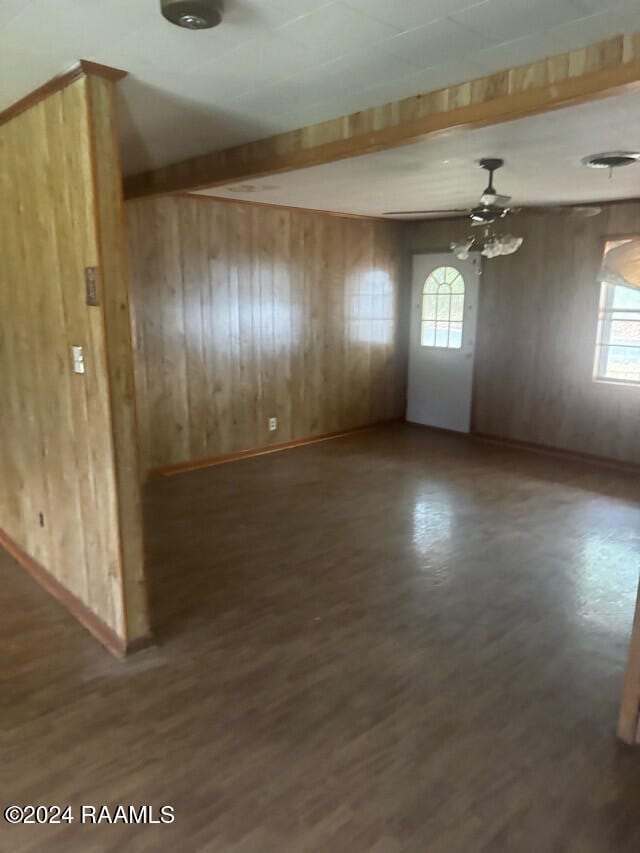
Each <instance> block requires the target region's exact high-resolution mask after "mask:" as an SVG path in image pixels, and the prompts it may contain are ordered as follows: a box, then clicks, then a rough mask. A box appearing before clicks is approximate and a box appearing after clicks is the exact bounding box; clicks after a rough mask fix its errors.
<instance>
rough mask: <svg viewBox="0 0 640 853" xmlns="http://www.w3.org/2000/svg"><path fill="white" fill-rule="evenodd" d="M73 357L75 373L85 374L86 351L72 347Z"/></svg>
mask: <svg viewBox="0 0 640 853" xmlns="http://www.w3.org/2000/svg"><path fill="white" fill-rule="evenodd" d="M71 355H72V358H73V372H74V373H84V350H83V349H82V347H75V346H72V347H71Z"/></svg>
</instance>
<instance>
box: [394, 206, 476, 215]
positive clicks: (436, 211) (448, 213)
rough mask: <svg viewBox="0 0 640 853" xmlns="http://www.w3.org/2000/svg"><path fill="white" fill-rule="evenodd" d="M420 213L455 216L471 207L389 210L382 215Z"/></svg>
mask: <svg viewBox="0 0 640 853" xmlns="http://www.w3.org/2000/svg"><path fill="white" fill-rule="evenodd" d="M419 213H431V214H433V215H434V216H436V215H438V216H445V215H446V216H455V214H457V213H458V214H460V215H464V214H466V213H469V208H468V207H465V208H464V210H387V211H385V212H384V213H383V214H382V215H383V216H411V215H412V214H419Z"/></svg>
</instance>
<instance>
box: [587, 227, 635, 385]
mask: <svg viewBox="0 0 640 853" xmlns="http://www.w3.org/2000/svg"><path fill="white" fill-rule="evenodd" d="M631 242H632V241H630V240H628V241H618V242H615V243H608V244H607V247H606V249H605V261H604V264H603V268H602V273H601V281H602V284H601V289H600V312H599V316H598V337H597V342H596V356H595V365H594V378H595V379H599V380H601V381H605V382H618V383H624V384H628V385H640V288H639V287H637V286H634V284H633V283H632V282H630V281H628V280H627V279H625V278H624V276H622V275H620V273H619V272H618V271H617V266H618V264H616V263H614V262H613V261H611V262H609V263H608V262H607V259H608V257H609V252H611V251H612V250H613V249H617V248H618V247H621V246H623V245H625V246H626V245H627V244H630V243H631ZM633 242H635V241H633ZM625 271H626V270H625Z"/></svg>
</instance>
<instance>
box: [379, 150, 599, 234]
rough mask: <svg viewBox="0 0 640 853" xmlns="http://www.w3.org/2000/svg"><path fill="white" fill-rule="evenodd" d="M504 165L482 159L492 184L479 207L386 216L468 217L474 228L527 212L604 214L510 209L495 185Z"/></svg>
mask: <svg viewBox="0 0 640 853" xmlns="http://www.w3.org/2000/svg"><path fill="white" fill-rule="evenodd" d="M503 166H504V160H501V159H500V158H499V157H484V158H483V159H482V160H480V168H482V169H484V170H485V171H486V172H488V173H489V183H488V185H487V187H486V189H485V191H484V192H483V193H482V195H481V196H480V201H479V202H478V204H477V205H475V207H471V208H469V207H467V208H463V209H459V210H389V211H387V212H386V213H383V214H382V215H383V216H411V215H416V216H418V215H421V214H427V213H429V214H432V215H437V216H441V217H446V216H452V217H453V216H468V217H469V218H470V219H471V221H472V224H473V225H491V224H493V223H494V222H495V221H496V220H497V219H504V218H505V217H506V216H509V215H511V214H514V213H520V212H521V211H523V210H526V211H527V213H544V214H550V213H551V214H561V215H564V216H577V217H581V218H588V217H590V216H598V214H599V213H601V212H602V208H601V207H597V206H595V205H582V206H570V205H562V204H560V205H545V206H533V207H509V202H510V201H511V196H509V195H501V194H500V193H498V192H496V189H495V187H494V186H493V176H494V174H495V172H497V171H498V169H501V168H502V167H503Z"/></svg>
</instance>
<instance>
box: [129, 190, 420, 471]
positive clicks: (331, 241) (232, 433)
mask: <svg viewBox="0 0 640 853" xmlns="http://www.w3.org/2000/svg"><path fill="white" fill-rule="evenodd" d="M126 208H127V218H128V224H129V235H130V241H131V254H132V266H133V293H134V304H135V317H136V324H135V325H136V338H137V340H136V346H135V350H136V380H137V387H138V393H139V417H140V430H141V445H142V452H143V458H144V463H145V467H146V469H147V470H148V469H152V468H158V467H164V466H168V465H171V464H176V463H181V462H185V461H188V460H194V459H199V458H207V457H212V456H217V455H220V454H225V453H230V452H234V451H238V450H243V449H247V448H258V447H263V446H266V445H269V444H271V443H281V442H283V441H289V440H293V439H297V438H304V437H309V436H313V435H318V434H323V433H327V432H333V431H338V430H343V429H349V428H353V427H358V426H362V425H365V424H369V423H373V422H377V421H382V420H386V419H391V418H395V417H399V416H401V415H403V413H404V397H405V380H404V374H405V357H404V352H403V346H402V338H403V336H402V329H401V327H400V311H399V298H400V288H399V264H400V251H399V231H398V227H399V226H397V225H396V224H395V223H386V222H375V221H369V220H358V219H347V218H340V217H336V216H331V215H325V214H316V213H306V212H300V211H296V210H287V209H282V208H269V207H264V206H252V205H247V204H237V203H228V202H220V201H216V200H212V199H205V198H196V197H186V196H184V197H167V198H159V199H148V200H140V201H135V202H128V203H127V205H126ZM270 417H276V418H277V419H278V429H277V431H276V432H270V431H269V429H268V419H269V418H270Z"/></svg>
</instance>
